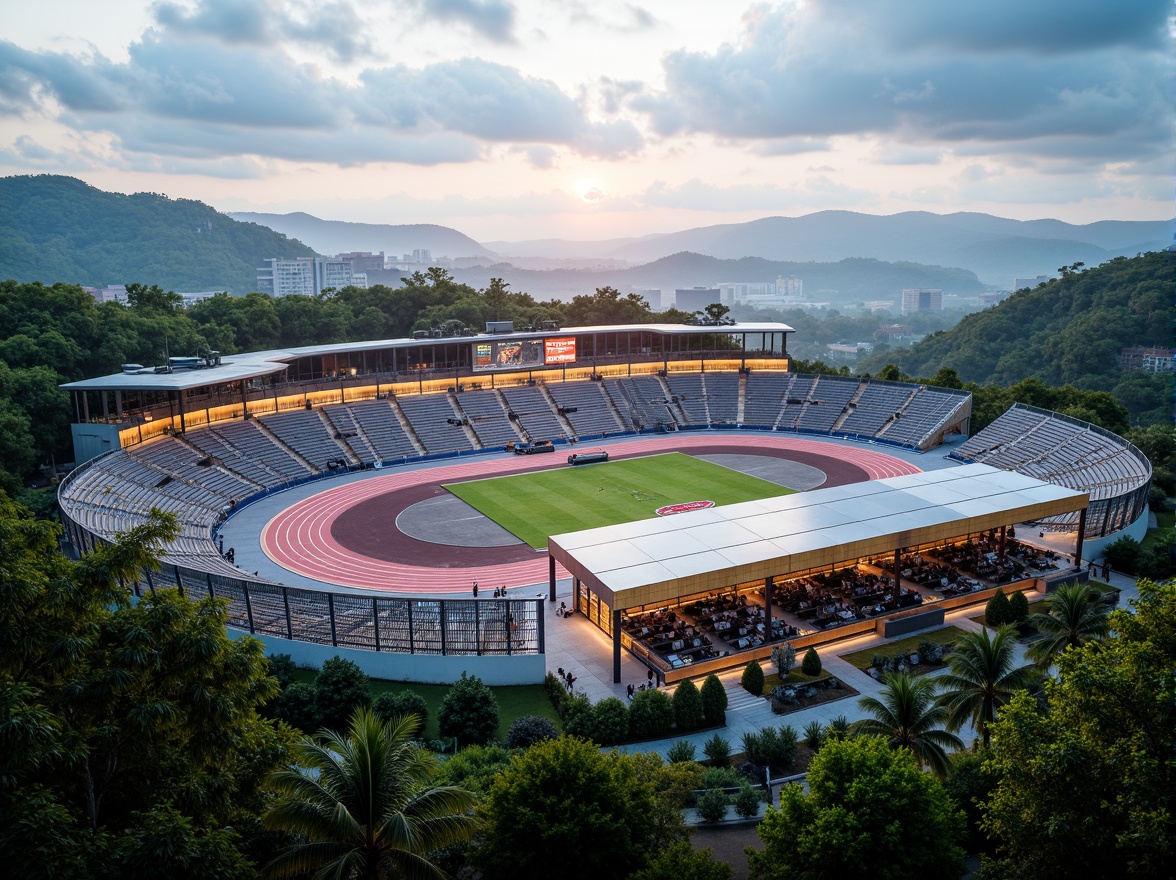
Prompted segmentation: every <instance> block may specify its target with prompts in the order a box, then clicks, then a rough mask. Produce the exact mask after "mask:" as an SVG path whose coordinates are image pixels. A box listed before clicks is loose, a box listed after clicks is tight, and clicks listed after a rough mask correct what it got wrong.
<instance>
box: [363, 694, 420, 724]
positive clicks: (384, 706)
mask: <svg viewBox="0 0 1176 880" xmlns="http://www.w3.org/2000/svg"><path fill="white" fill-rule="evenodd" d="M372 712H374V713H375V714H376V717H377V718H379V719H380V720H381V721H384V722H388V721H391V720H392V719H393V718H400V717H402V716H404V715H416V716H418V717H419V718H420V719H421V732H422V733H423V732H424V729H425V722H426V721H428V719H429V704H428V703H427V702H425V698H424V697H422V696H421V695H420V694H418V693H417V692H416V691H399V692H398V693H384V694H380V695H379V696H378V697H376V701H375V702H374V703H372Z"/></svg>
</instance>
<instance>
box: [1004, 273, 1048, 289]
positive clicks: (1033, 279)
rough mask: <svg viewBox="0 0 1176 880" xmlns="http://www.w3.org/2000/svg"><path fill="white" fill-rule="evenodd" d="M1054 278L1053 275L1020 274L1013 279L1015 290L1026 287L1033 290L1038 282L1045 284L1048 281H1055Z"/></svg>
mask: <svg viewBox="0 0 1176 880" xmlns="http://www.w3.org/2000/svg"><path fill="white" fill-rule="evenodd" d="M1053 279H1054V277H1053V276H1052V275H1033V276H1028V275H1024V276H1022V275H1018V276H1016V277H1015V278H1014V279H1013V291H1014V292H1016V291H1018V290H1024V289H1025V288H1026V287H1028V288H1029V289H1030V290H1032V289H1033V288H1035V287H1036V286H1037V285H1038V284H1044V283H1045V282H1047V281H1053Z"/></svg>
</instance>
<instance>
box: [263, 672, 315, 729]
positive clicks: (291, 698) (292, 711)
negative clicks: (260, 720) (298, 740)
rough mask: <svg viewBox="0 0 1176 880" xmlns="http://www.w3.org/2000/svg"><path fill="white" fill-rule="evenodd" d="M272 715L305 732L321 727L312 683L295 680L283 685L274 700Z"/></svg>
mask: <svg viewBox="0 0 1176 880" xmlns="http://www.w3.org/2000/svg"><path fill="white" fill-rule="evenodd" d="M274 717H275V718H280V719H281V720H282V721H285V722H286V723H287V724H289V725H290V726H291V727H293V728H295V729H297V730H301V731H303V732H305V733H314V731H316V730H318V729H319V728H320V727H322V726H323V725H322V722H321V721H320V720H319V714H318V708H317V706H316V705H315V690H314V685H313V684H310V683H309V682H305V681H296V682H293V683H291V684H290V685H288V686H287V687H285V688H284V689H283V690H282V692H281V693H280V694H278V698H277V700H275V701H274Z"/></svg>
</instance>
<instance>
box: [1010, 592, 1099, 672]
mask: <svg viewBox="0 0 1176 880" xmlns="http://www.w3.org/2000/svg"><path fill="white" fill-rule="evenodd" d="M1114 601H1115V599H1114V594H1113V593H1110V592H1106V593H1102V592H1099V591H1098V590H1096V589H1095V588H1094V587H1092V586H1090V585H1089V584H1079V583H1073V584H1063V585H1062V586H1060V587H1058V588H1057V589H1056V590H1055V591H1054V592H1053V593H1052V594H1051V595H1050V596H1049V598H1048V599H1046V600H1045V603H1046V605H1045V607H1046V610H1045V611H1044V612H1043V613H1039V614H1034V615H1032V616H1031V617H1030V618H1029V623H1030V625H1031V626H1033V628H1034V629H1036V630H1037V631H1038V632H1039V633H1040V634H1041V636H1040V638H1038V639H1036V640H1035V641H1034V642H1033V644H1032V645H1030V646H1029V651H1028V654H1029V658H1030V659H1031V660H1033V661H1034V662H1036V663H1037V665H1038V666H1041V667H1044V668H1048V667H1049V666H1050V665H1051V664H1052V663H1053V662H1054V660H1056V659H1057V656H1058V655H1059V654H1060V653H1061V652H1062V651H1063V650H1065V649H1066V648H1076V647H1078V646H1079V645H1081V644H1084V643H1085V642H1088V641H1091V640H1092V639H1102V638H1105V637H1106V635H1107V633H1108V631H1109V629H1110V623H1109V620H1108V617H1107V615H1109V614H1110V612H1111V607H1112V603H1113V602H1114Z"/></svg>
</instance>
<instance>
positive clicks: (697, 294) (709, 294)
mask: <svg viewBox="0 0 1176 880" xmlns="http://www.w3.org/2000/svg"><path fill="white" fill-rule="evenodd" d="M717 302H721V300H720V298H719V290H718V288H717V287H691V288H688V289H682V288H679V289H677V290H675V291H674V305H675V307H676V308H677V309H678V310H679V311H683V312H701V311H702V310H703V309H705V308H706V307H707V306H709V305H710V304H711V303H717Z"/></svg>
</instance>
